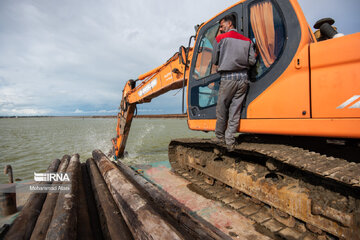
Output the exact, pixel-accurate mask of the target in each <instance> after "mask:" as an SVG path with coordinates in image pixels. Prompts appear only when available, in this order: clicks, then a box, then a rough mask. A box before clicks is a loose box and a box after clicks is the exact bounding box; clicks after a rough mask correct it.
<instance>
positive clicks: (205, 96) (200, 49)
mask: <svg viewBox="0 0 360 240" xmlns="http://www.w3.org/2000/svg"><path fill="white" fill-rule="evenodd" d="M229 14H232V15H233V16H234V17H235V19H236V29H237V31H238V32H239V33H241V34H242V35H244V36H246V37H248V38H250V39H251V40H252V41H253V42H254V43H255V44H256V46H257V51H258V52H259V54H258V60H257V64H256V66H255V67H254V68H253V69H252V70H251V72H250V73H249V75H250V77H251V83H250V90H249V92H248V94H247V97H246V101H245V104H244V106H243V111H242V118H243V119H244V118H248V116H247V108H248V106H249V104H250V103H251V102H252V101H253V100H254V99H255V98H256V97H257V96H259V95H260V94H261V93H262V92H264V91H265V90H266V89H267V88H268V87H269V86H270V85H271V84H272V83H273V82H274V81H275V80H276V79H277V78H278V77H279V76H280V75H281V73H282V72H284V71H285V70H286V69H287V67H288V65H289V64H290V62H291V60H292V58H293V56H294V55H295V53H296V50H297V49H298V47H299V43H300V39H301V29H300V24H299V21H298V20H297V18H296V17H295V16H296V13H295V12H294V10H293V7H292V6H291V4H290V2H289V1H276V2H275V1H258V0H253V1H251V0H250V1H245V2H243V3H241V4H238V5H236V6H234V7H232V8H230V9H228V10H226V11H224V12H223V13H221V14H219V15H218V16H216V17H215V18H213V19H212V20H210V21H208V22H207V23H206V24H204V25H203V26H202V27H201V28H200V30H199V32H198V34H197V39H196V45H195V48H194V54H193V59H192V61H191V63H192V64H191V68H190V69H191V70H190V74H189V88H188V89H189V93H188V112H189V118H190V119H191V120H197V119H216V113H215V109H216V100H217V94H218V89H219V88H218V86H219V82H220V75H219V74H218V73H217V72H216V71H215V69H214V66H213V65H212V63H211V54H212V51H213V47H212V45H213V42H214V41H215V37H216V36H217V35H218V29H219V21H220V19H222V18H223V17H224V16H226V15H229ZM265 15H266V17H267V18H270V19H271V21H265ZM305 84H307V83H305Z"/></svg>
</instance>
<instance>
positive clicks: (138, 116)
mask: <svg viewBox="0 0 360 240" xmlns="http://www.w3.org/2000/svg"><path fill="white" fill-rule="evenodd" d="M116 117H117V115H106V116H0V119H1V118H116ZM135 118H187V115H186V114H153V115H151V114H147V115H137V116H135Z"/></svg>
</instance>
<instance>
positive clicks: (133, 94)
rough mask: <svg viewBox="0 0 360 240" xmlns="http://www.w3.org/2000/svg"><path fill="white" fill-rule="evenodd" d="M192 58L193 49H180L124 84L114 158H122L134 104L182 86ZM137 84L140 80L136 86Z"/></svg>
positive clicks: (113, 141) (114, 144)
mask: <svg viewBox="0 0 360 240" xmlns="http://www.w3.org/2000/svg"><path fill="white" fill-rule="evenodd" d="M191 57H192V49H191V48H188V49H187V50H186V49H185V48H184V47H183V46H181V47H180V51H179V52H178V53H175V54H174V55H173V56H172V57H171V58H170V59H169V60H168V61H167V62H166V63H165V64H163V65H161V66H159V67H157V68H155V69H153V70H151V71H149V72H147V73H145V74H142V75H140V76H139V77H138V79H137V80H129V81H128V82H127V83H126V85H125V88H124V90H123V95H122V99H121V103H120V107H119V110H120V111H119V113H118V118H117V119H118V121H117V126H116V138H113V139H112V143H113V147H114V149H113V150H114V153H115V157H116V158H121V157H122V156H123V154H124V149H125V146H126V140H127V137H128V134H129V131H130V127H131V123H132V119H133V116H134V112H135V109H136V104H139V103H145V102H150V101H151V99H153V98H155V97H157V96H159V95H161V94H164V93H166V92H168V91H170V90H174V89H179V88H182V87H185V86H186V79H187V76H188V74H187V72H186V69H187V68H188V67H187V65H188V63H187V61H186V59H188V58H191ZM186 74H187V76H186ZM137 81H141V83H140V84H139V85H138V86H136V82H137Z"/></svg>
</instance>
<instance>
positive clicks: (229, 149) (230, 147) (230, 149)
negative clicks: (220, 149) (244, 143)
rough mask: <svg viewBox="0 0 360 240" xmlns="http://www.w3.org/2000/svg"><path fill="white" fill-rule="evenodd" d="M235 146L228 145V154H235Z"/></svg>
mask: <svg viewBox="0 0 360 240" xmlns="http://www.w3.org/2000/svg"><path fill="white" fill-rule="evenodd" d="M235 146H236V144H235V143H234V144H229V145H228V144H226V149H227V150H228V152H233V151H234V150H235Z"/></svg>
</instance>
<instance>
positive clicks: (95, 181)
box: [86, 159, 133, 240]
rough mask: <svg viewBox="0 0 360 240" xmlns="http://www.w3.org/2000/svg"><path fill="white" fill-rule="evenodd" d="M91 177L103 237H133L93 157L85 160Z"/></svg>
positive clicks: (126, 238) (125, 238)
mask: <svg viewBox="0 0 360 240" xmlns="http://www.w3.org/2000/svg"><path fill="white" fill-rule="evenodd" d="M86 165H87V167H88V172H89V175H90V179H91V186H92V189H93V193H94V196H95V200H96V202H97V204H96V205H97V209H98V213H99V218H100V225H101V230H102V233H103V236H104V239H113V240H116V239H119V240H122V239H124V240H128V239H129V240H130V239H133V237H132V234H131V232H130V230H129V228H128V226H127V225H126V223H125V220H124V218H123V216H122V215H121V213H120V210H119V208H118V207H117V205H116V203H115V202H114V199H113V198H112V196H111V193H110V191H109V189H108V188H107V185H106V183H105V181H104V179H103V178H102V176H101V174H100V172H99V169H98V167H97V166H96V163H95V162H94V159H88V160H87V161H86Z"/></svg>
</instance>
